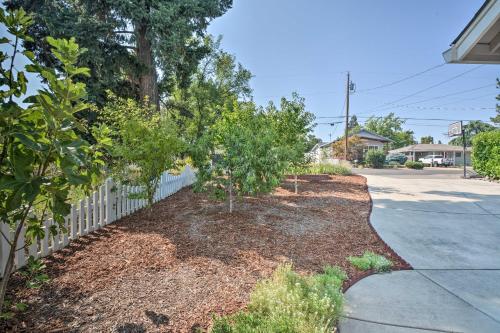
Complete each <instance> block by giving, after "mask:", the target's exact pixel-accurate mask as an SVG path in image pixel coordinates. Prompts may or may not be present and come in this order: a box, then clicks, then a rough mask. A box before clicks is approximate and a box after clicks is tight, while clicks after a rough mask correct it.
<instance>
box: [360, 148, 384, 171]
mask: <svg viewBox="0 0 500 333" xmlns="http://www.w3.org/2000/svg"><path fill="white" fill-rule="evenodd" d="M365 162H366V164H367V165H368V166H370V167H372V168H376V169H380V168H383V167H384V163H385V154H384V152H383V151H381V150H378V149H375V150H369V151H368V152H367V153H366V156H365Z"/></svg>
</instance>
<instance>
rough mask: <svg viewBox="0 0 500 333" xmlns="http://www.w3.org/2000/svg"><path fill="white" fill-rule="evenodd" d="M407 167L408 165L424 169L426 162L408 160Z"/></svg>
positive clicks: (411, 167)
mask: <svg viewBox="0 0 500 333" xmlns="http://www.w3.org/2000/svg"><path fill="white" fill-rule="evenodd" d="M405 167H407V168H408V169H416V170H422V169H423V168H424V163H422V162H417V161H416V162H413V161H408V162H406V163H405Z"/></svg>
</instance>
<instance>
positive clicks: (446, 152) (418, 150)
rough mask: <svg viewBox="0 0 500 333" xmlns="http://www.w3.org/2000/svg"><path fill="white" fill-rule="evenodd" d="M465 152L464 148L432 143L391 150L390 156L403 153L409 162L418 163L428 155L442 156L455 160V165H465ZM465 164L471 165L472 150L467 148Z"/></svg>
mask: <svg viewBox="0 0 500 333" xmlns="http://www.w3.org/2000/svg"><path fill="white" fill-rule="evenodd" d="M463 150H464V148H463V147H462V146H452V145H445V144H432V143H419V144H415V145H410V146H406V147H402V148H398V149H393V150H389V154H396V153H401V154H405V155H406V157H408V161H418V160H419V159H420V158H422V157H424V156H427V155H434V156H437V155H441V156H444V157H445V158H449V159H452V160H453V165H464V163H463V155H462V154H463ZM465 163H466V165H470V163H471V148H470V147H467V148H466V150H465Z"/></svg>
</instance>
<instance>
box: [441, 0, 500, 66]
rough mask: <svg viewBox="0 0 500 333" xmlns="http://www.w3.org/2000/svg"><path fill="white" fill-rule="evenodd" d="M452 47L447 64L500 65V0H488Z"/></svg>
mask: <svg viewBox="0 0 500 333" xmlns="http://www.w3.org/2000/svg"><path fill="white" fill-rule="evenodd" d="M450 46H451V47H450V48H449V49H448V50H446V51H445V52H444V53H443V57H444V59H445V61H446V62H447V63H454V64H500V0H486V1H485V2H484V4H483V5H482V6H481V8H479V10H478V11H477V12H476V14H475V15H474V17H473V18H472V20H471V21H470V22H469V23H468V24H467V25H466V26H465V28H464V29H463V30H462V32H461V33H460V34H459V35H458V36H457V38H455V40H454V41H453V42H452V43H451V45H450Z"/></svg>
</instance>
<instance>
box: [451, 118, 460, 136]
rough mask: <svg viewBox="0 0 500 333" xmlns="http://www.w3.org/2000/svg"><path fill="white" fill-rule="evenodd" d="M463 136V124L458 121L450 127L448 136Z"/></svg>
mask: <svg viewBox="0 0 500 333" xmlns="http://www.w3.org/2000/svg"><path fill="white" fill-rule="evenodd" d="M457 135H462V122H461V121H457V122H456V123H452V124H450V125H449V126H448V136H457Z"/></svg>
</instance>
